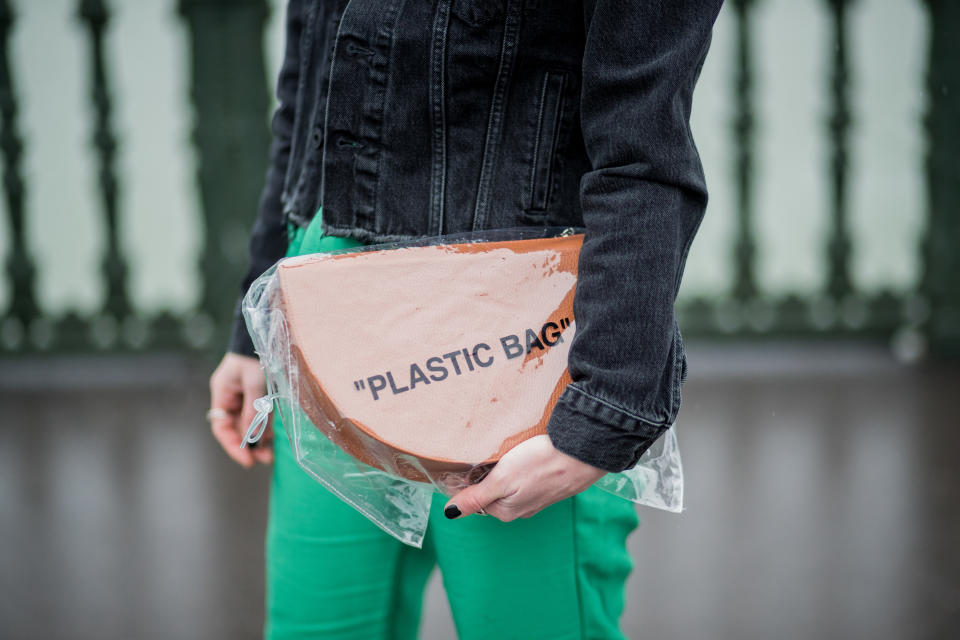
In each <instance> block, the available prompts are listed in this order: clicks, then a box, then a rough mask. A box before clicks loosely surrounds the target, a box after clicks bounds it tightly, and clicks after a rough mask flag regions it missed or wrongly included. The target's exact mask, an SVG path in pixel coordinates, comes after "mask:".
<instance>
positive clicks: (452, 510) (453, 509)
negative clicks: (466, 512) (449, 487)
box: [443, 504, 462, 520]
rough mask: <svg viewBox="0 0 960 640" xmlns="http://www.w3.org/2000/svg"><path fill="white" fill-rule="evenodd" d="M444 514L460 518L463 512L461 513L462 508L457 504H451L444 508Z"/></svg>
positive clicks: (452, 517)
mask: <svg viewBox="0 0 960 640" xmlns="http://www.w3.org/2000/svg"><path fill="white" fill-rule="evenodd" d="M443 515H445V516H447V517H448V518H450V519H451V520H453V519H454V518H459V517H460V516H461V515H462V514H461V513H460V508H459V507H457V505H455V504H451V505H450V506H448V507H447V508H446V509H444V510H443Z"/></svg>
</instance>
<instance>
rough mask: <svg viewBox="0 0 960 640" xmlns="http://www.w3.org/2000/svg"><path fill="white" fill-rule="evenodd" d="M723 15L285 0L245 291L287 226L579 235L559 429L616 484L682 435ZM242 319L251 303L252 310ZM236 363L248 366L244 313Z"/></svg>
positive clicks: (699, 2)
mask: <svg viewBox="0 0 960 640" xmlns="http://www.w3.org/2000/svg"><path fill="white" fill-rule="evenodd" d="M720 4H721V0H619V1H613V0H593V1H591V0H432V1H431V0H349V2H348V1H347V0H326V1H324V0H290V2H289V5H288V7H287V32H286V38H287V40H286V53H285V56H284V60H283V65H282V68H281V70H280V76H279V79H278V82H277V96H278V99H279V108H278V109H277V111H276V113H275V114H274V117H273V123H272V128H273V133H274V140H273V144H272V147H271V156H270V165H269V169H268V171H267V177H266V187H265V189H264V191H263V195H262V198H261V202H260V209H259V215H258V219H257V221H256V223H255V225H254V227H253V232H252V236H251V240H250V268H249V272H248V274H247V276H246V278H245V279H244V281H243V283H242V285H243V290H244V291H245V290H246V288H247V287H249V285H250V283H251V282H252V281H253V280H254V279H255V278H256V277H257V276H258V275H259V274H260V273H262V272H263V271H264V270H265V269H266V268H267V267H269V266H270V265H272V264H273V263H274V262H275V261H276V260H278V259H279V258H281V257H282V256H283V255H284V253H285V251H286V247H287V242H288V239H287V237H286V224H287V222H293V223H295V224H297V225H300V226H305V225H307V224H308V223H309V221H310V219H311V218H312V216H313V215H314V213H315V212H316V211H317V209H318V207H319V206H320V205H321V204H322V205H323V228H324V231H325V232H326V233H329V234H331V235H339V236H347V237H353V238H358V239H360V240H365V241H390V240H403V239H410V238H416V237H421V236H424V235H435V234H441V233H454V232H461V231H469V230H479V229H489V228H504V227H516V226H529V225H550V226H553V225H563V226H567V225H577V226H581V225H582V226H585V227H586V230H587V231H586V237H585V241H584V244H583V249H582V251H581V255H580V264H579V279H578V283H577V289H576V294H575V298H574V314H575V317H576V320H577V330H576V334H575V336H574V339H573V341H572V343H571V346H570V355H569V363H568V364H569V370H570V374H571V376H572V379H573V382H572V383H571V384H570V385H568V387H567V388H566V390H565V391H564V392H563V394H562V396H561V398H560V400H559V402H558V403H557V405H556V407H555V409H554V411H553V414H552V415H551V418H550V421H549V424H548V434H549V435H550V438H551V440H552V441H553V443H554V446H556V447H557V448H558V449H560V450H562V451H565V452H566V453H568V454H570V455H572V456H574V457H576V458H579V459H580V460H583V461H585V462H588V463H590V464H592V465H594V466H597V467H601V468H603V469H607V470H609V471H620V470H623V469H626V468H629V467H631V466H633V465H634V464H635V463H636V462H637V460H638V459H639V457H640V455H641V454H642V453H643V452H644V451H645V450H646V449H647V448H648V447H649V446H650V445H651V444H652V443H653V442H654V441H655V440H656V439H657V438H658V437H659V436H660V435H662V433H663V432H664V430H665V429H667V428H668V427H669V426H670V425H671V424H672V423H673V421H674V419H675V417H676V414H677V410H678V408H679V406H680V387H681V385H682V383H683V380H684V378H685V377H686V358H685V356H684V351H683V344H682V341H681V338H680V332H679V330H678V328H677V324H676V321H675V320H674V312H673V307H674V300H675V298H676V294H677V288H678V287H679V284H680V277H681V274H682V272H683V266H684V262H685V260H686V256H687V251H688V249H689V247H690V242H691V240H692V238H693V236H694V233H695V232H696V229H697V227H698V226H699V224H700V220H701V218H702V216H703V212H704V208H705V207H706V203H707V193H706V185H705V183H704V177H703V170H702V167H701V164H700V159H699V156H698V154H697V150H696V148H695V146H694V143H693V138H692V137H691V134H690V126H689V116H690V103H691V99H692V96H693V89H694V85H695V83H696V80H697V77H698V75H699V73H700V68H701V66H702V64H703V60H704V56H705V55H706V52H707V48H708V46H709V41H710V35H711V30H712V26H713V23H714V20H715V18H716V15H717V12H718V11H719V9H720ZM238 309H239V306H238ZM229 348H230V350H231V351H234V352H238V353H245V354H248V355H253V346H252V344H251V342H250V338H249V336H248V335H247V332H246V328H245V326H244V324H243V319H242V317H241V316H240V314H239V311H238V312H237V314H236V318H235V322H234V331H233V336H232V338H231V342H230V347H229Z"/></svg>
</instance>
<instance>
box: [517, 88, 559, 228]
mask: <svg viewBox="0 0 960 640" xmlns="http://www.w3.org/2000/svg"><path fill="white" fill-rule="evenodd" d="M566 75H567V74H566V73H565V72H563V71H549V70H548V71H545V72H544V74H543V79H542V81H541V83H540V86H539V91H538V94H537V101H536V105H537V106H536V127H535V130H534V136H533V149H532V151H531V154H530V174H529V178H528V186H527V190H526V193H525V195H524V202H523V208H524V209H525V210H527V211H546V210H547V209H548V208H549V205H550V191H551V187H552V186H553V179H554V171H553V164H554V156H555V155H556V150H557V143H558V141H559V138H560V123H561V120H562V116H563V90H564V85H565V84H566Z"/></svg>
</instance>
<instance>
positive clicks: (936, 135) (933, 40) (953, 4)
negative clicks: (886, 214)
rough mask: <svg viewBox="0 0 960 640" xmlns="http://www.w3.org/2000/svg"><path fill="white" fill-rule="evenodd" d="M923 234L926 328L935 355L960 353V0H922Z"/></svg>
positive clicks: (922, 288)
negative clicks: (925, 18) (925, 44)
mask: <svg viewBox="0 0 960 640" xmlns="http://www.w3.org/2000/svg"><path fill="white" fill-rule="evenodd" d="M926 2H927V6H928V9H929V12H930V13H929V15H930V21H929V24H930V48H929V59H928V63H927V64H928V67H927V99H928V103H927V114H926V127H927V140H928V147H927V161H926V170H927V189H928V194H929V201H928V209H927V232H926V237H925V238H924V241H923V247H922V254H923V260H924V263H923V276H922V278H921V284H920V289H921V292H922V294H923V296H924V297H925V298H926V300H927V302H928V304H929V308H930V314H929V317H928V319H927V322H926V325H925V327H924V329H925V333H926V336H927V341H928V344H929V348H930V350H931V352H932V353H934V354H936V355H950V356H954V357H955V356H960V36H958V34H960V2H957V1H956V0H926Z"/></svg>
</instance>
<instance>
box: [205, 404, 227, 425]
mask: <svg viewBox="0 0 960 640" xmlns="http://www.w3.org/2000/svg"><path fill="white" fill-rule="evenodd" d="M229 417H230V414H229V413H227V410H226V409H221V408H219V407H215V408H213V409H210V410H209V411H207V422H213V421H214V420H223V419H224V418H229Z"/></svg>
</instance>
